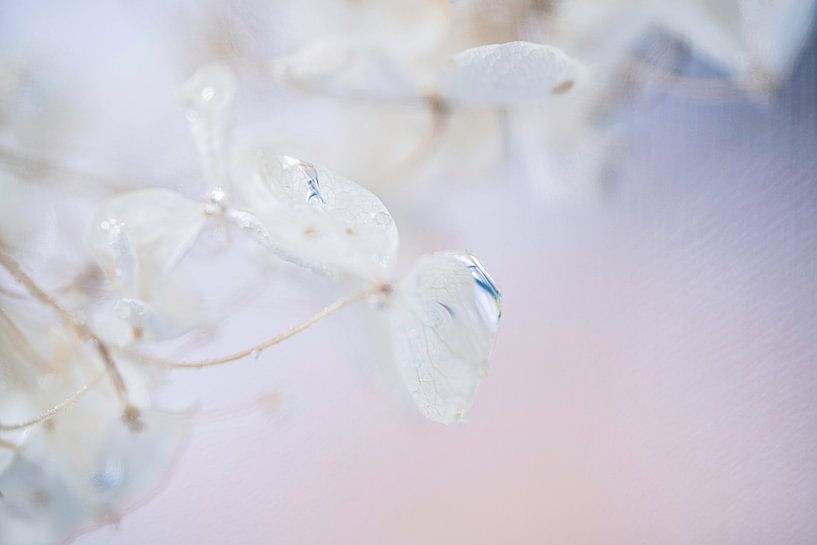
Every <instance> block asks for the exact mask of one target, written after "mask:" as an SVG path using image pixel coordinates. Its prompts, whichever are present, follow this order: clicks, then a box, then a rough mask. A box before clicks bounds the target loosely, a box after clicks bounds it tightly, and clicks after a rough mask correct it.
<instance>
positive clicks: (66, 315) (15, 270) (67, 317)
mask: <svg viewBox="0 0 817 545" xmlns="http://www.w3.org/2000/svg"><path fill="white" fill-rule="evenodd" d="M0 265H2V266H3V267H4V268H5V269H6V270H7V271H8V272H9V273H10V274H11V276H13V277H14V279H15V280H17V282H19V283H20V284H21V285H22V286H23V287H25V288H26V290H28V292H29V293H30V294H31V295H33V296H34V298H35V299H37V300H38V301H40V302H41V303H43V304H44V305H46V306H48V307H50V308H51V309H52V310H53V311H54V312H55V313H56V314H57V315H58V316H59V317H60V319H61V320H62V321H63V323H65V324H66V325H67V326H69V327H70V328H71V329H73V330H74V332H75V333H76V334H77V336H79V337H80V338H81V339H84V340H87V341H90V343H91V344H92V345H93V347H94V348H95V349H96V351H97V353H98V354H99V357H100V358H101V359H102V362H103V363H104V364H105V368H106V370H107V371H108V375H109V376H110V377H111V382H113V385H114V388H115V389H116V393H117V395H118V396H119V398H120V399H121V400H122V403H124V405H125V407H126V409H130V408H131V405H130V403H129V401H128V390H127V387H126V385H125V381H124V379H123V378H122V374H121V373H120V372H119V369H118V368H117V366H116V362H114V360H113V358H112V357H111V352H110V349H109V347H108V345H107V344H105V342H104V341H103V340H102V339H100V338H99V337H98V336H97V335H96V334H95V333H94V332H93V331H92V330H91V328H89V327H88V326H87V325H85V323H84V322H83V321H82V320H80V319H79V318H77V317H76V316H75V315H74V314H72V313H71V312H70V311H69V310H68V309H66V308H65V307H63V306H62V305H60V304H59V303H58V302H57V301H56V300H55V299H54V298H53V297H51V296H50V295H49V294H48V293H46V292H45V290H43V289H42V288H41V287H40V286H38V285H37V283H36V282H34V280H33V279H32V278H31V277H30V276H29V275H28V274H26V273H25V272H24V271H23V269H22V268H21V267H20V264H19V263H17V261H16V260H15V259H14V258H13V257H11V256H10V255H8V254H6V253H5V252H2V251H0Z"/></svg>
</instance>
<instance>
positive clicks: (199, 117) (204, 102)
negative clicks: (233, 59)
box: [176, 64, 236, 187]
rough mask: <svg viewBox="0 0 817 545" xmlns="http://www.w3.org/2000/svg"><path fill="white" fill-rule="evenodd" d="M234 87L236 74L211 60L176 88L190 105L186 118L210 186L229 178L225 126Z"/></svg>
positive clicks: (178, 93) (183, 100)
mask: <svg viewBox="0 0 817 545" xmlns="http://www.w3.org/2000/svg"><path fill="white" fill-rule="evenodd" d="M235 88H236V81H235V76H234V75H233V73H232V72H231V71H230V69H229V68H228V67H227V66H225V65H222V64H208V65H206V66H203V67H201V68H199V69H198V70H197V71H196V73H195V74H193V75H192V76H191V77H190V79H188V80H187V81H186V82H185V83H184V85H182V87H181V88H180V89H179V90H178V91H176V97H177V99H178V100H179V101H180V102H181V103H182V104H184V106H185V107H186V108H187V120H188V121H189V122H190V129H191V131H192V132H193V139H194V140H195V142H196V147H197V148H198V150H199V153H200V154H201V156H202V159H203V160H204V174H205V178H206V179H207V182H208V185H209V186H210V187H221V186H223V185H224V183H225V181H226V163H225V159H224V153H225V148H226V145H225V139H226V136H225V130H226V125H227V115H228V113H229V109H230V106H231V105H232V103H233V97H234V95H235Z"/></svg>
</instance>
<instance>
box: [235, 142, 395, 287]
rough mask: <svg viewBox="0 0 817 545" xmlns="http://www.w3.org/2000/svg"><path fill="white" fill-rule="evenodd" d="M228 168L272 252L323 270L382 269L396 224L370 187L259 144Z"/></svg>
mask: <svg viewBox="0 0 817 545" xmlns="http://www.w3.org/2000/svg"><path fill="white" fill-rule="evenodd" d="M235 172H236V175H235V176H234V177H233V181H234V184H235V186H236V191H237V192H238V193H239V194H240V195H241V197H242V199H243V201H244V202H245V203H246V205H247V206H248V208H249V210H250V212H252V214H253V217H254V218H257V219H258V220H259V221H260V222H261V223H262V224H263V227H264V229H265V230H264V235H263V236H264V237H266V236H267V235H269V239H270V241H271V243H270V244H268V245H266V246H267V247H268V248H270V249H271V250H272V251H273V252H275V253H276V255H278V256H279V257H281V258H283V259H285V260H287V261H290V262H293V263H295V264H297V265H301V266H306V267H309V268H312V269H316V270H320V271H322V272H324V273H326V274H327V275H330V276H332V275H338V274H346V275H350V276H354V277H358V278H363V279H367V280H381V279H383V278H385V277H386V276H387V274H388V272H389V270H390V269H391V267H392V265H393V263H394V260H395V257H396V254H397V248H398V245H399V243H398V236H397V228H396V227H395V224H394V220H393V219H392V217H391V214H389V211H388V210H387V209H386V207H385V206H384V205H383V203H382V202H381V201H380V199H378V198H377V197H376V196H375V195H373V194H372V193H371V192H369V191H367V190H366V189H364V188H363V187H361V186H359V185H358V184H356V183H354V182H352V181H350V180H347V179H346V178H343V177H342V176H339V175H338V174H335V173H334V172H332V171H330V170H327V169H325V168H323V167H321V166H318V165H313V164H311V163H307V162H304V161H301V160H299V159H295V158H292V157H287V156H277V155H273V154H271V153H267V152H265V151H260V150H255V151H251V152H248V153H246V154H245V155H243V156H242V157H241V160H240V161H239V162H238V163H237V165H236V170H235ZM251 223H252V222H251ZM248 228H249V229H251V230H256V231H258V226H257V225H254V223H253V224H252V225H249V226H248Z"/></svg>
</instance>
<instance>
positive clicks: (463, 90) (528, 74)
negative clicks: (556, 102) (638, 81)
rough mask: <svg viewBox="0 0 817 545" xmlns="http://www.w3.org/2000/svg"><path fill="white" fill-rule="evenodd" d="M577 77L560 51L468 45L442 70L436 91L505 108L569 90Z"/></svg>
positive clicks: (578, 71)
mask: <svg viewBox="0 0 817 545" xmlns="http://www.w3.org/2000/svg"><path fill="white" fill-rule="evenodd" d="M580 75H581V67H580V65H579V63H578V62H577V61H575V60H574V59H572V58H570V57H568V56H567V55H566V54H565V53H564V52H563V51H562V50H561V49H558V48H556V47H553V46H549V45H541V44H534V43H530V42H509V43H504V44H491V45H483V46H479V47H474V48H472V49H466V50H465V51H462V52H460V53H458V54H457V55H455V56H454V57H453V58H452V59H451V62H450V63H449V65H448V66H447V67H446V68H445V69H444V70H443V72H442V73H441V74H440V80H439V91H440V94H441V95H442V96H443V97H444V98H447V99H449V100H452V101H454V102H457V103H460V104H467V105H479V106H509V105H511V104H514V103H517V102H521V101H529V100H535V99H541V98H543V97H546V96H548V95H553V94H561V93H565V92H567V91H569V90H570V89H571V88H572V87H573V85H574V84H575V83H576V81H577V79H578V78H579V77H580Z"/></svg>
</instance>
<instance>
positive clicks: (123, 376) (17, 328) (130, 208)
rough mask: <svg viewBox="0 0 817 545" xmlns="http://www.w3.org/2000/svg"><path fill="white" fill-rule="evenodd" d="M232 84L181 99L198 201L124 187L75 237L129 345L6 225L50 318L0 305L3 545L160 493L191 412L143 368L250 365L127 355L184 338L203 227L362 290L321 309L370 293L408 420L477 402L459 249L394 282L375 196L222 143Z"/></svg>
mask: <svg viewBox="0 0 817 545" xmlns="http://www.w3.org/2000/svg"><path fill="white" fill-rule="evenodd" d="M234 87H235V83H234V80H233V76H232V74H231V73H230V71H229V70H228V69H227V68H225V67H224V66H221V65H211V66H207V67H204V68H202V69H201V70H199V71H198V72H197V73H196V74H195V75H194V76H193V77H192V78H191V79H190V80H189V81H188V82H187V84H185V86H184V87H183V88H182V89H181V91H180V92H179V99H180V100H181V101H182V102H183V103H184V104H185V105H186V107H187V116H188V119H189V120H190V122H191V126H192V129H193V135H194V137H195V140H196V143H197V146H198V149H199V151H200V153H201V156H202V158H203V162H204V174H205V179H206V180H207V183H208V184H209V188H208V191H207V194H206V196H205V198H204V199H202V200H201V201H196V200H190V199H187V198H186V197H184V196H182V195H181V194H179V193H177V192H175V191H171V190H168V189H144V190H135V191H130V192H126V193H123V194H120V195H118V196H116V197H114V198H113V199H111V200H109V201H108V202H106V203H105V204H103V205H102V206H101V207H100V208H99V209H98V210H97V212H96V214H95V216H94V219H93V220H92V224H91V228H90V229H89V232H88V236H87V244H88V246H89V249H90V251H91V253H92V254H93V255H94V257H95V259H96V261H97V263H98V265H99V266H100V268H101V269H102V270H103V271H104V273H105V276H106V278H107V280H108V283H109V290H110V291H111V292H112V293H114V294H116V303H115V310H116V315H117V317H118V318H119V319H120V320H122V322H123V323H124V324H126V326H127V329H128V331H129V335H128V337H129V339H128V340H126V341H124V342H122V339H121V338H120V337H121V336H117V335H114V336H113V338H105V337H104V336H103V335H102V334H101V333H99V332H96V331H94V330H92V328H91V327H90V326H89V325H87V324H86V323H85V322H84V321H83V320H82V319H81V318H80V317H78V316H76V315H74V314H73V313H72V312H71V311H70V310H68V309H67V308H66V307H64V306H62V305H61V303H60V302H59V301H58V300H57V299H56V298H54V297H52V296H51V295H50V294H48V293H47V292H46V291H45V290H43V289H42V288H41V287H40V286H39V285H38V284H37V283H36V281H35V280H34V279H33V278H32V276H30V275H29V274H28V273H27V272H26V271H25V270H24V267H23V266H21V265H20V264H19V263H18V262H17V261H16V260H15V258H14V257H12V254H13V253H14V251H15V248H19V247H20V246H21V245H24V242H23V240H24V237H25V233H24V232H22V233H21V232H17V231H14V230H8V231H4V232H3V239H2V240H3V243H2V246H0V251H1V252H2V253H0V262H1V263H2V265H3V268H4V269H5V270H6V272H7V273H8V274H9V275H10V277H11V278H12V279H14V280H16V281H17V283H18V284H19V287H21V288H23V289H24V290H27V291H28V292H29V295H31V297H32V298H33V299H34V300H35V301H36V302H38V303H40V305H41V306H43V307H45V310H48V311H50V312H52V313H56V315H57V317H58V318H59V320H58V321H57V322H56V323H54V321H53V320H44V319H43V318H42V317H40V319H39V320H35V319H33V318H32V314H31V313H30V312H26V308H25V305H22V304H21V305H20V308H17V306H18V305H15V304H14V299H13V298H12V300H11V301H10V302H9V303H7V302H6V299H3V306H2V309H0V348H1V349H2V360H1V361H0V364H1V365H0V394H2V395H1V396H0V494H2V501H0V542H3V543H15V544H20V545H25V544H37V543H43V544H44V543H51V542H54V541H57V540H60V539H62V538H64V537H65V536H68V535H71V534H72V533H75V532H78V531H80V530H82V529H83V528H84V527H86V526H88V525H89V524H92V523H93V522H100V521H109V520H115V519H116V517H117V516H118V515H119V514H120V513H121V512H122V510H123V509H124V508H125V507H127V506H128V505H130V504H132V503H133V502H134V501H135V500H137V499H139V498H140V497H141V496H143V495H144V494H145V493H146V492H147V491H149V490H150V489H151V488H152V487H155V486H156V484H157V482H158V480H159V478H160V476H161V475H162V474H163V470H166V468H167V467H168V465H169V463H170V461H172V459H173V454H174V453H175V451H176V450H177V447H178V445H179V444H180V442H181V440H182V438H183V436H184V430H185V421H186V420H185V415H183V414H174V413H169V412H166V411H162V410H160V409H158V408H156V407H155V406H154V404H153V402H152V399H151V392H152V389H153V386H154V385H155V384H156V381H157V380H159V379H160V378H161V376H162V375H161V372H160V371H156V370H155V369H153V368H152V367H147V366H146V365H145V364H149V363H155V362H156V361H159V362H162V363H165V364H167V365H166V366H171V367H172V366H178V367H185V366H188V367H196V366H200V367H204V366H209V365H210V364H213V363H220V362H227V361H234V360H235V359H238V358H240V357H243V356H245V355H247V351H245V352H243V353H239V354H238V355H237V356H231V357H228V358H224V359H222V360H216V361H215V362H214V361H208V362H203V363H201V364H195V363H194V364H184V363H175V362H166V361H164V360H161V359H158V358H152V357H150V356H148V355H146V354H143V353H141V352H140V351H139V350H140V349H141V347H143V346H144V345H145V343H147V342H149V341H153V340H159V339H166V338H170V337H175V336H178V335H179V334H181V333H183V332H185V331H187V330H189V329H190V327H191V325H192V324H190V323H185V321H184V319H179V316H178V313H177V312H175V310H176V305H174V301H173V291H174V290H173V285H172V284H169V283H168V282H167V278H168V275H169V274H170V273H171V272H172V271H173V270H174V268H175V266H176V265H177V264H178V262H179V261H180V260H181V259H182V258H183V257H184V256H185V254H187V253H188V251H189V250H190V249H191V248H192V247H193V246H194V245H195V244H196V242H197V240H198V238H199V235H200V233H201V231H202V229H203V227H204V226H205V224H206V223H207V222H208V221H222V222H225V223H227V224H230V225H233V226H235V227H236V228H238V229H239V230H240V231H241V232H243V233H246V234H247V235H248V237H249V239H250V240H253V241H255V242H256V243H257V244H258V245H259V246H260V247H261V248H263V249H264V250H266V251H268V252H270V253H271V255H273V256H275V258H279V259H282V260H285V261H287V262H290V263H292V264H295V265H298V266H301V267H304V268H307V269H309V270H312V271H314V272H316V273H318V274H322V275H324V276H326V277H328V278H331V279H341V278H342V279H345V280H346V284H352V285H358V286H360V287H362V288H363V291H361V292H360V293H358V294H356V295H354V296H353V297H351V298H348V299H346V300H342V302H341V303H339V304H336V305H335V306H334V307H330V308H329V309H327V311H325V312H324V313H323V315H328V314H329V313H331V312H334V311H335V310H339V309H340V308H343V306H345V305H347V304H349V303H351V302H354V301H358V300H361V299H364V298H370V297H375V298H377V299H378V300H379V302H380V303H381V305H380V306H381V308H382V312H383V313H385V319H386V320H388V322H389V324H390V327H391V331H392V333H391V337H392V341H393V344H394V351H393V353H394V360H395V365H396V366H397V368H398V369H399V374H400V376H401V377H402V378H403V380H404V382H405V384H406V387H407V389H408V391H409V392H410V394H411V396H412V397H413V399H414V400H415V402H416V404H417V407H418V408H419V410H420V411H421V412H422V413H423V414H424V415H425V416H426V417H428V418H430V419H432V420H434V421H437V422H441V423H445V424H449V423H452V422H458V421H462V420H463V419H464V416H465V414H466V413H467V412H468V410H469V409H470V408H471V406H472V404H473V402H474V397H475V395H476V390H477V387H478V385H479V382H480V380H481V379H482V377H483V375H484V373H485V371H486V369H487V365H488V360H489V357H490V354H491V352H492V349H493V344H494V338H495V336H496V333H497V327H498V323H499V319H500V316H501V295H500V292H499V289H498V288H497V286H496V284H495V283H494V281H493V280H492V279H491V277H490V275H489V274H488V273H487V271H486V270H485V269H484V268H483V267H482V265H481V264H480V263H479V261H478V260H477V259H476V258H474V257H473V256H471V255H469V254H468V253H452V252H445V253H437V254H433V255H430V256H426V257H424V258H422V259H420V260H419V262H418V263H417V265H416V266H415V267H414V268H413V269H412V270H411V271H410V272H409V273H408V274H407V275H406V276H405V277H404V278H403V279H401V280H400V281H399V282H397V283H395V284H392V283H391V281H390V274H391V269H392V266H393V264H394V261H395V258H396V255H397V250H398V235H397V229H396V227H395V224H394V221H393V219H392V216H391V214H390V213H389V211H388V210H387V209H386V207H385V206H384V205H383V203H382V202H381V201H380V200H379V199H378V198H377V197H376V196H374V195H373V194H372V193H370V192H369V191H367V190H366V189H364V188H363V187H361V186H359V185H357V184H355V183H354V182H352V181H349V180H347V179H345V178H343V177H342V176H339V175H337V174H335V173H333V172H332V171H330V170H328V169H326V168H324V167H322V166H319V165H314V164H312V163H308V162H306V161H302V160H299V159H295V158H292V157H289V156H279V155H274V154H272V153H271V152H269V151H267V150H264V149H259V148H254V147H248V148H247V149H233V148H232V147H231V146H228V145H227V144H226V134H227V131H226V116H227V115H228V109H229V106H230V104H231V102H232V98H233V90H234ZM10 187H11V186H10ZM10 293H12V294H13V295H15V296H19V297H21V294H19V293H17V292H10ZM24 302H25V303H29V304H30V303H31V301H24ZM34 315H35V316H36V313H34ZM323 315H319V316H318V317H316V318H315V319H313V320H312V321H311V322H309V323H308V324H311V323H314V322H315V321H317V319H320V318H321V317H322V316H323ZM306 327H308V325H307V326H304V327H303V328H302V329H305V328H306ZM108 329H109V330H113V329H115V328H108ZM289 335H290V334H285V335H284V336H283V338H286V337H287V336H289ZM277 342H278V341H277V340H273V342H269V343H265V344H262V345H259V346H258V347H255V348H254V349H253V350H251V351H250V353H254V354H256V355H257V354H258V353H259V352H260V351H261V350H262V349H264V348H266V347H268V346H271V345H272V344H275V343H277ZM109 379H110V380H109ZM55 403H58V404H56V405H55ZM41 413H42V414H41ZM37 415H40V416H37ZM89 429H93V430H95V431H94V433H93V434H92V435H91V436H90V437H88V430H89Z"/></svg>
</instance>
